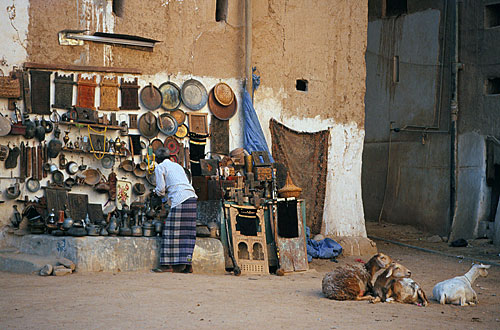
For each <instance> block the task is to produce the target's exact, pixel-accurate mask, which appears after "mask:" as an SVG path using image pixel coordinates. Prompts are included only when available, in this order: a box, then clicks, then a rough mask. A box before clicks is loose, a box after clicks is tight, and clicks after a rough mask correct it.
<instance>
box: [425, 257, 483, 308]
mask: <svg viewBox="0 0 500 330" xmlns="http://www.w3.org/2000/svg"><path fill="white" fill-rule="evenodd" d="M488 268H490V265H483V264H480V265H473V266H472V268H471V269H469V271H468V272H467V273H465V275H462V276H457V277H454V278H451V279H449V280H446V281H442V282H439V283H438V284H436V285H435V286H434V288H433V289H432V295H433V298H434V299H435V300H437V301H439V303H440V304H443V305H444V304H454V305H460V306H465V305H475V304H477V303H478V302H479V301H478V299H477V294H476V291H474V290H473V289H472V283H474V281H475V280H476V279H477V278H478V277H479V276H483V277H486V276H487V275H488V271H487V269H488Z"/></svg>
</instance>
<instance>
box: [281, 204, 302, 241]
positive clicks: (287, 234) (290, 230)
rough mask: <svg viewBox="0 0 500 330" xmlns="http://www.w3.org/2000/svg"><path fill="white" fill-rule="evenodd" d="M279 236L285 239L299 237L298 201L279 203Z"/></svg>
mask: <svg viewBox="0 0 500 330" xmlns="http://www.w3.org/2000/svg"><path fill="white" fill-rule="evenodd" d="M278 235H279V236H280V237H283V238H295V237H299V218H298V214H297V201H296V200H294V201H285V202H278Z"/></svg>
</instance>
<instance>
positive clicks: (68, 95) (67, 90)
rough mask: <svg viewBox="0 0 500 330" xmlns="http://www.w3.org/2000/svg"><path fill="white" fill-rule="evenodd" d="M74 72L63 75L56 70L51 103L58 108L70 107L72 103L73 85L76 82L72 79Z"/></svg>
mask: <svg viewBox="0 0 500 330" xmlns="http://www.w3.org/2000/svg"><path fill="white" fill-rule="evenodd" d="M73 77H74V74H70V75H67V76H66V75H64V74H59V73H57V72H56V76H55V78H54V84H55V92H54V94H55V102H54V104H53V105H52V106H53V107H54V108H58V109H71V105H72V103H73V86H74V85H76V82H74V81H73Z"/></svg>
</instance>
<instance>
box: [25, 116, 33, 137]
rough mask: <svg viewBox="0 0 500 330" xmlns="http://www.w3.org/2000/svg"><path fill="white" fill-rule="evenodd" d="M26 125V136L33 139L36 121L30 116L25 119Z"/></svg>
mask: <svg viewBox="0 0 500 330" xmlns="http://www.w3.org/2000/svg"><path fill="white" fill-rule="evenodd" d="M24 125H25V126H26V132H25V133H24V137H25V138H27V139H32V138H33V137H34V136H35V123H34V122H32V121H31V120H30V119H29V118H28V119H26V120H25V121H24Z"/></svg>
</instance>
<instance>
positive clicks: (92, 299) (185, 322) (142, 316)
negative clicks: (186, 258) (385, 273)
mask: <svg viewBox="0 0 500 330" xmlns="http://www.w3.org/2000/svg"><path fill="white" fill-rule="evenodd" d="M367 227H368V230H369V233H372V234H373V235H375V234H374V233H376V234H377V235H376V236H379V237H381V236H383V234H384V228H386V229H385V232H387V233H388V238H389V237H390V238H394V237H395V236H393V235H394V232H398V230H399V231H400V232H404V231H405V230H407V229H405V228H403V227H400V226H395V227H394V226H390V228H389V229H390V230H389V229H387V227H379V226H377V227H376V228H371V227H373V226H372V225H368V226H367ZM400 237H404V235H403V236H401V235H400ZM407 237H411V235H407ZM422 237H425V235H424V234H422ZM422 237H421V238H422ZM417 241H418V239H417ZM424 241H425V240H424ZM407 243H408V244H410V242H407ZM377 244H378V249H379V251H381V252H384V253H387V254H389V255H391V256H392V257H393V258H394V259H396V260H398V261H399V262H401V263H403V264H404V265H406V266H407V267H408V268H410V269H411V270H412V274H413V275H412V277H413V279H415V280H416V281H417V282H419V283H420V284H421V285H422V286H423V288H424V290H425V292H426V293H427V295H428V296H429V297H430V296H432V287H433V285H434V284H435V283H437V282H439V281H441V280H444V279H447V278H450V277H453V276H456V275H462V274H464V273H465V272H466V271H467V270H468V269H469V267H470V265H471V263H470V262H469V261H462V260H460V259H454V258H449V257H444V256H440V255H436V254H430V253H426V252H421V251H418V250H414V249H409V248H405V247H400V246H396V245H393V244H389V243H385V242H381V241H379V242H377ZM439 246H442V248H446V244H444V243H443V244H438V245H435V246H434V247H435V248H436V249H438V248H439ZM470 249H476V250H481V249H482V248H478V247H473V248H470ZM493 250H494V249H492V250H489V251H490V252H488V255H490V257H491V256H494V255H493V254H491V253H493V252H492V251H493ZM496 251H497V252H498V249H497V250H496ZM476 252H477V253H478V254H479V255H480V256H481V251H476ZM496 256H497V261H498V260H500V257H498V253H497V254H496ZM483 257H484V256H483ZM355 259H356V258H354V257H349V258H348V257H341V258H339V259H338V261H339V263H334V262H332V261H329V260H315V261H313V263H311V265H310V266H311V270H310V271H308V272H305V273H300V274H293V275H287V276H284V277H278V276H275V275H268V276H248V275H247V276H240V277H235V276H233V275H225V276H207V275H197V274H155V273H149V272H133V273H119V274H109V273H108V274H105V273H96V274H78V273H75V274H72V275H69V276H63V277H54V276H51V277H40V276H28V275H17V274H10V273H0V293H1V298H0V328H2V329H17V328H23V329H24V328H38V329H48V328H59V329H60V328H66V327H69V328H74V329H117V328H120V329H124V328H125V329H127V328H173V329H179V328H184V329H206V328H213V329H243V328H245V329H271V328H279V329H297V328H298V329H304V328H310V329H367V328H368V329H431V328H440V329H499V328H500V267H492V268H491V269H490V274H489V275H488V277H486V278H479V279H478V280H477V281H476V282H475V283H474V288H475V290H476V292H477V293H478V296H479V305H478V306H474V307H472V306H468V307H459V306H451V305H439V304H438V303H436V302H435V301H431V304H430V305H429V306H428V307H418V306H415V305H404V304H399V303H394V304H388V303H384V304H382V303H380V304H370V303H369V302H354V301H344V302H342V301H332V300H328V299H326V298H324V297H323V296H322V293H321V280H322V278H323V275H324V273H325V272H327V271H329V270H331V269H333V268H334V267H340V266H342V265H344V264H345V263H348V262H349V263H355V262H356V261H355ZM363 259H364V260H367V257H363Z"/></svg>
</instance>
